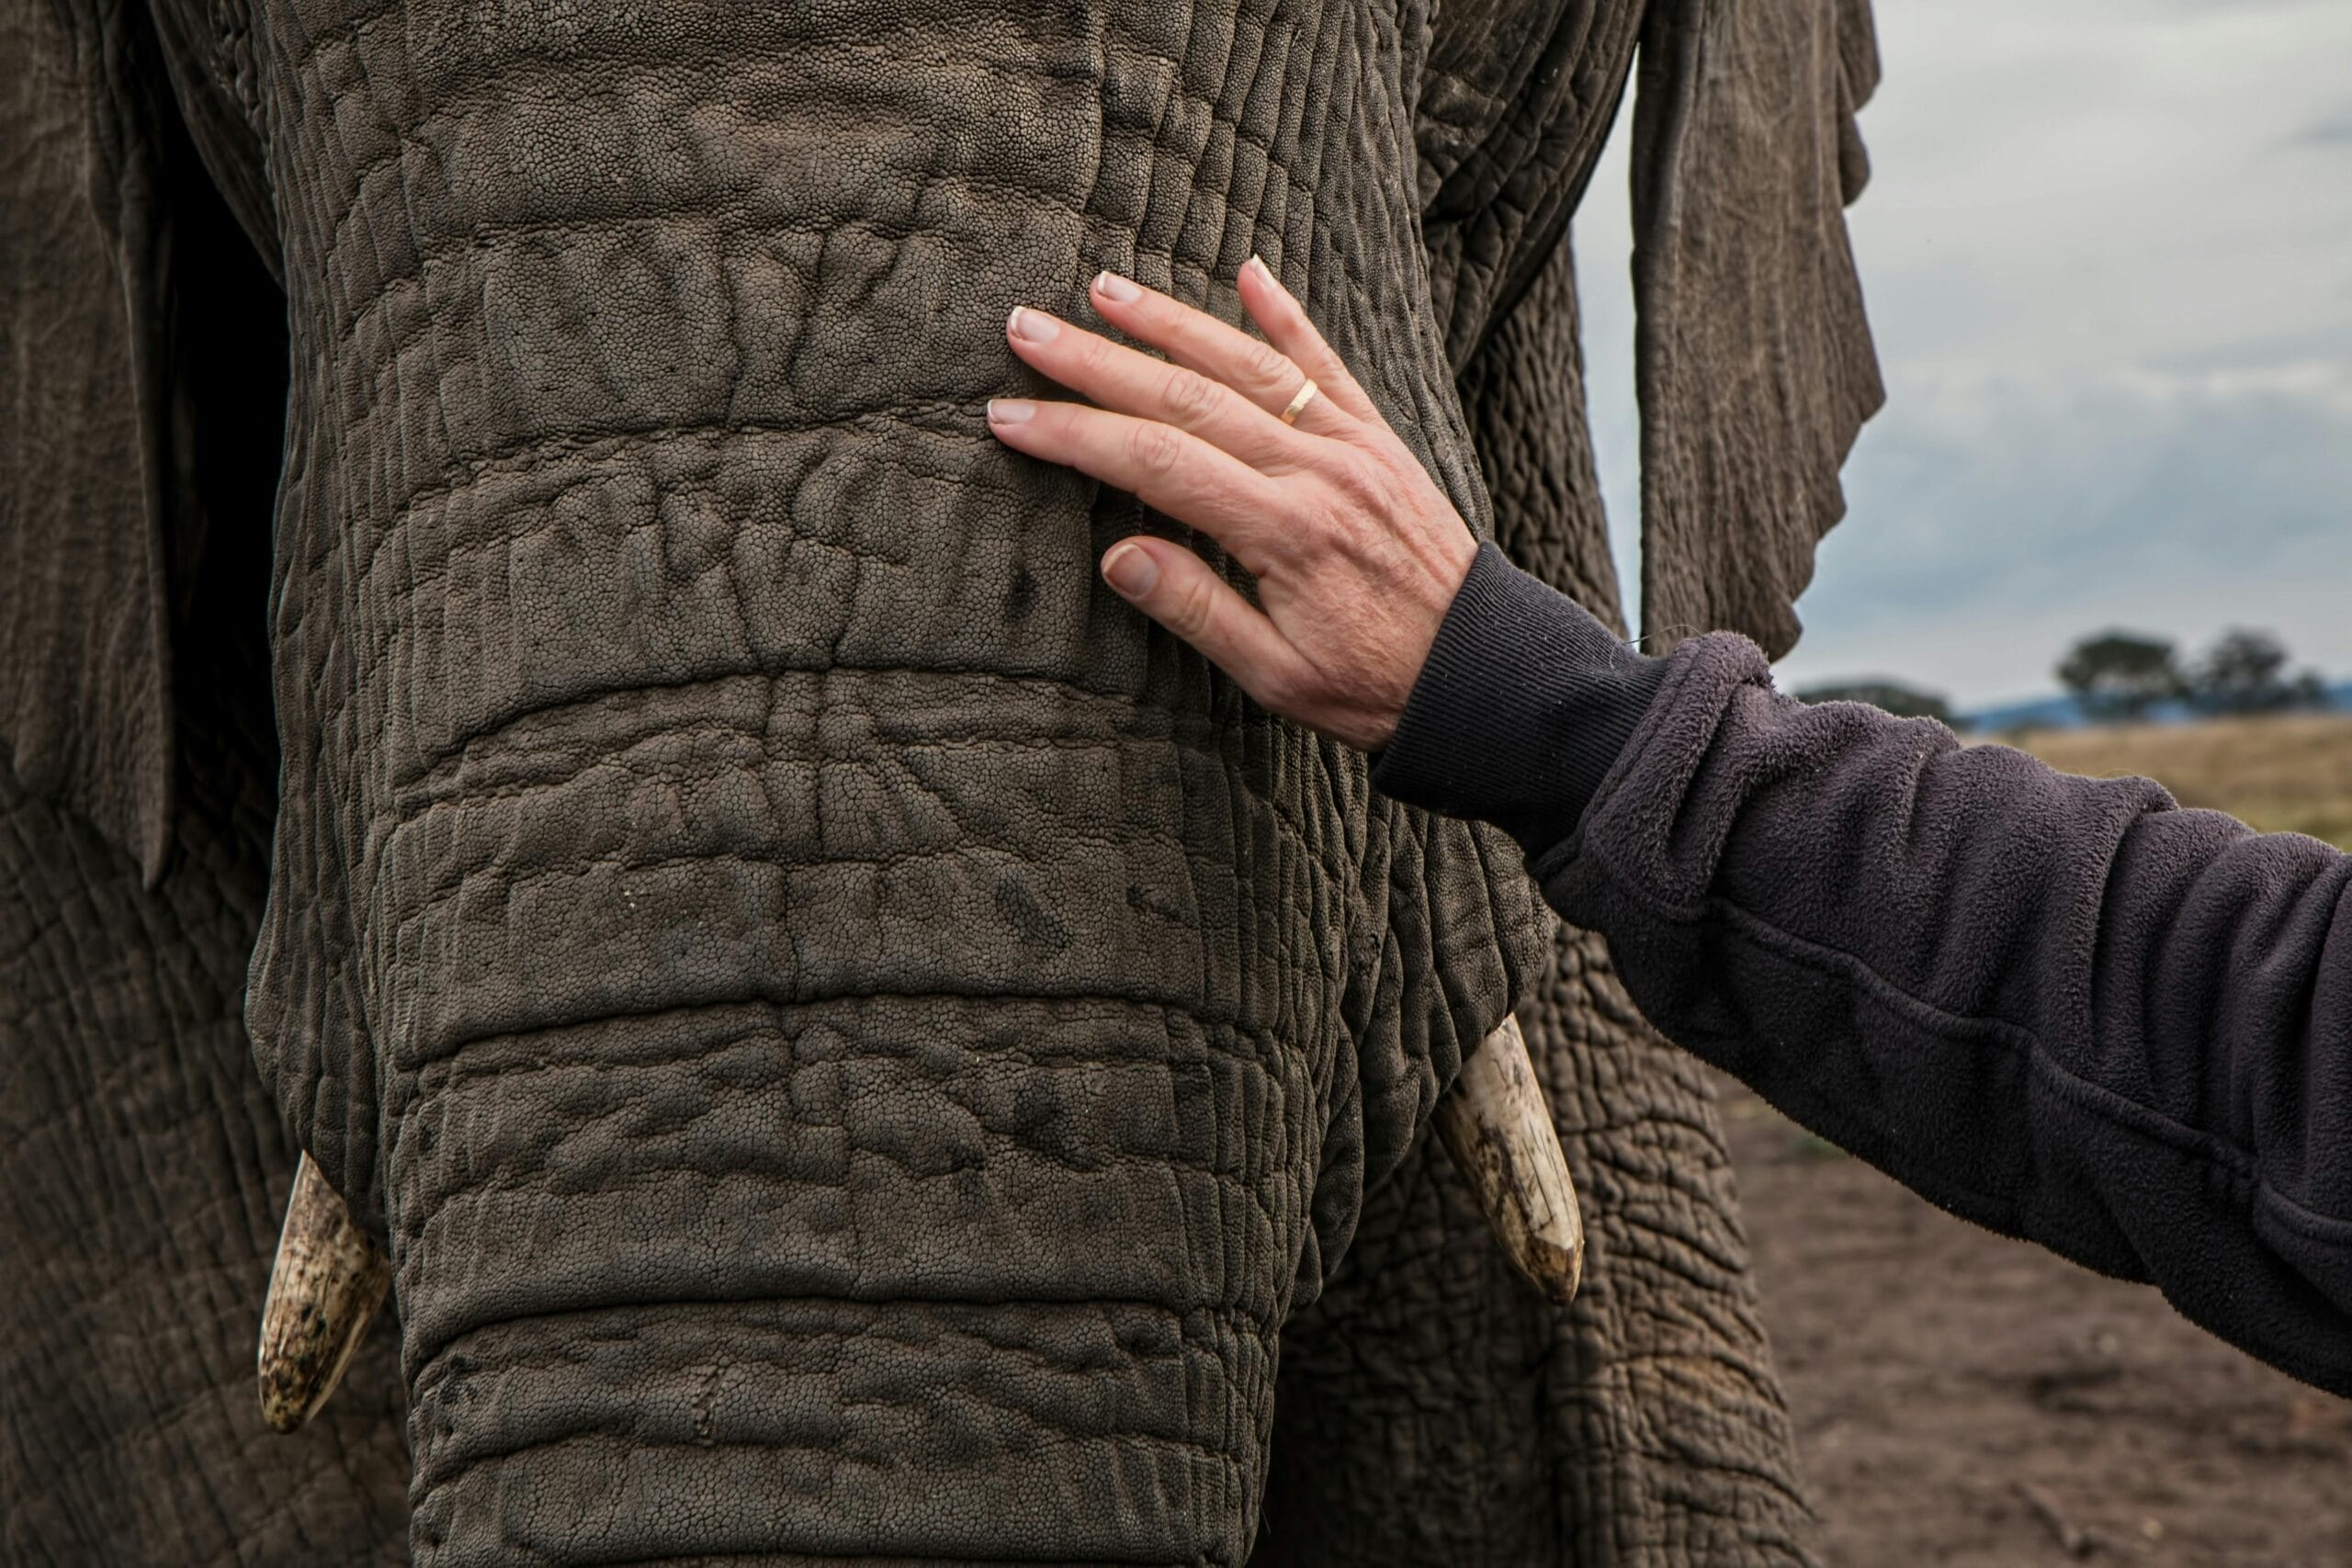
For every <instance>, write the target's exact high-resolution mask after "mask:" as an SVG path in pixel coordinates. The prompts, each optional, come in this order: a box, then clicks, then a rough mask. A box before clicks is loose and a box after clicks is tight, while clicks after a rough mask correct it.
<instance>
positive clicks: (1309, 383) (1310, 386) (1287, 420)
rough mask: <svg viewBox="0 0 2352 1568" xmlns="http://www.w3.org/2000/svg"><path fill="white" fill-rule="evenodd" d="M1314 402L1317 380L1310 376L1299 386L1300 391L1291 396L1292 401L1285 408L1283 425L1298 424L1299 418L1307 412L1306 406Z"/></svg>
mask: <svg viewBox="0 0 2352 1568" xmlns="http://www.w3.org/2000/svg"><path fill="white" fill-rule="evenodd" d="M1314 400H1315V378H1314V377H1312V376H1309V377H1308V378H1306V380H1304V381H1301V382H1300V383H1299V384H1298V390H1297V391H1295V392H1294V393H1292V394H1291V400H1290V401H1289V402H1288V403H1287V404H1285V405H1284V406H1283V423H1284V424H1296V423H1298V416H1299V415H1300V414H1302V413H1304V412H1306V405H1307V404H1309V403H1311V402H1313V401H1314Z"/></svg>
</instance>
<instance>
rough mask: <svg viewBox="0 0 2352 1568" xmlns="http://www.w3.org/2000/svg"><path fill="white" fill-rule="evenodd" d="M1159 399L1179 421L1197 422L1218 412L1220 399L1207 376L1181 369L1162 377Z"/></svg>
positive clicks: (1214, 385) (1213, 384) (1214, 386)
mask: <svg viewBox="0 0 2352 1568" xmlns="http://www.w3.org/2000/svg"><path fill="white" fill-rule="evenodd" d="M1159 400H1160V403H1161V405H1162V406H1163V407H1165V408H1166V409H1167V410H1168V412H1170V414H1171V415H1173V416H1174V417H1175V419H1176V420H1177V422H1178V423H1199V422H1201V421H1203V420H1205V419H1207V418H1208V417H1209V416H1210V415H1211V414H1213V413H1215V412H1216V407H1217V403H1218V397H1217V388H1216V384H1215V383H1214V382H1212V381H1210V380H1209V378H1207V377H1205V376H1196V375H1194V374H1193V372H1192V371H1190V370H1181V369H1180V370H1170V372H1168V374H1167V375H1166V376H1165V377H1163V378H1161V381H1160V387H1159Z"/></svg>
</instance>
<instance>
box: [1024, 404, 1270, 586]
mask: <svg viewBox="0 0 2352 1568" xmlns="http://www.w3.org/2000/svg"><path fill="white" fill-rule="evenodd" d="M989 429H990V430H991V431H993V432H994V433H995V434H996V437H997V439H998V440H1000V441H1002V442H1003V443H1004V444H1005V445H1006V446H1012V447H1014V448H1015V449H1017V450H1019V451H1023V452H1026V453H1028V454H1029V455H1030V456H1031V457H1043V458H1044V459H1046V461H1047V462H1050V463H1064V464H1067V465H1069V467H1071V468H1076V469H1077V470H1078V471H1079V472H1080V473H1082V474H1087V475H1090V476H1091V477H1092V478H1094V479H1101V480H1102V481H1103V483H1104V484H1107V485H1114V486H1116V487H1117V488H1118V489H1120V490H1124V491H1133V492H1134V493H1135V495H1136V498H1137V499H1138V500H1140V501H1141V502H1143V503H1144V504H1145V505H1146V506H1148V507H1150V508H1151V509H1152V510H1154V511H1155V512H1159V513H1165V514H1166V515H1168V516H1170V517H1172V518H1174V519H1175V520H1176V521H1177V522H1179V523H1185V524H1189V525H1192V526H1193V527H1195V528H1198V529H1199V530H1200V531H1201V532H1203V533H1204V534H1206V535H1207V536H1209V537H1211V538H1213V539H1215V540H1216V542H1217V543H1218V544H1220V545H1223V546H1224V547H1226V548H1227V550H1229V551H1231V552H1232V554H1233V557H1234V558H1235V559H1237V560H1238V561H1239V562H1241V564H1242V565H1243V566H1245V567H1248V568H1249V569H1250V570H1251V571H1253V572H1254V571H1258V570H1262V568H1263V567H1264V565H1265V563H1266V560H1267V557H1268V547H1269V545H1270V544H1271V542H1272V534H1273V530H1274V529H1275V528H1277V527H1278V526H1280V523H1279V519H1280V518H1281V517H1282V515H1283V511H1284V508H1285V502H1286V499H1287V498H1286V496H1285V493H1284V492H1283V490H1282V489H1281V487H1280V486H1279V485H1277V484H1276V482H1275V481H1274V480H1272V479H1268V478H1267V477H1266V476H1265V475H1264V474H1261V473H1260V472H1259V471H1258V470H1257V469H1255V468H1251V467H1250V465H1249V464H1247V463H1244V462H1242V461H1241V460H1240V459H1239V458H1238V457H1234V456H1233V455H1232V454H1231V453H1228V452H1222V451H1219V450H1218V449H1217V448H1216V447H1215V446H1210V445H1209V444H1208V443H1207V442H1205V441H1204V440H1202V439H1201V438H1200V437H1199V436H1197V435H1194V434H1192V433H1191V432H1189V431H1183V430H1178V429H1177V428H1176V427H1175V426H1173V425H1170V424H1162V423H1159V422H1158V421H1157V420H1148V419H1136V418H1135V417H1133V416H1132V415H1128V414H1123V413H1114V412H1111V411H1109V410H1107V409H1092V408H1088V407H1087V406H1086V405H1084V404H1083V403H1064V402H1041V401H1034V400H1030V399H1027V398H994V399H991V400H989Z"/></svg>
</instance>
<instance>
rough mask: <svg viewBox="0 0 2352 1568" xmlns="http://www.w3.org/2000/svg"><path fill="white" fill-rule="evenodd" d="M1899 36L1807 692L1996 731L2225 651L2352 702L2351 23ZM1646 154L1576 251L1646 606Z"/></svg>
mask: <svg viewBox="0 0 2352 1568" xmlns="http://www.w3.org/2000/svg"><path fill="white" fill-rule="evenodd" d="M1877 16H1878V25H1879V36H1880V44H1881V50H1882V53H1883V58H1884V62H1885V78H1884V83H1883V86H1882V87H1881V89H1880V92H1879V95H1878V96H1877V97H1876V98H1875V99H1874V100H1873V101H1872V103H1871V106H1870V107H1869V108H1868V109H1867V110H1865V111H1864V115H1863V121H1862V131H1863V136H1864V139H1865V141H1867V142H1868V143H1869V144H1870V148H1871V163H1872V165H1873V171H1874V172H1873V175H1872V179H1871V186H1870V188H1869V189H1868V190H1867V191H1866V192H1865V193H1864V194H1863V197H1862V198H1861V201H1860V204H1859V205H1858V207H1857V208H1856V209H1855V210H1854V212H1853V214H1852V216H1851V227H1852V231H1853V236H1854V246H1855V254H1856V257H1857V260H1858V261H1859V263H1860V268H1861V274H1862V281H1863V290H1864V294H1865V296H1866V299H1867V300H1868V303H1869V308H1870V312H1871V325H1872V329H1873V332H1874V333H1875V335H1876V338H1877V341H1878V347H1879V355H1880V360H1881V362H1882V365H1883V367H1884V370H1885V374H1886V378H1887V382H1888V389H1889V403H1888V407H1887V410H1886V412H1883V413H1882V414H1881V415H1880V416H1879V417H1878V419H1877V420H1876V421H1874V422H1873V423H1872V424H1871V427H1870V428H1869V429H1868V430H1866V431H1865V432H1864V434H1863V436H1862V439H1861V442H1860V445H1859V446H1857V448H1856V451H1855V453H1854V456H1853V457H1852V459H1851V460H1850V461H1849V464H1848V468H1847V473H1846V486H1847V493H1848V498H1849V513H1848V519H1847V521H1846V522H1845V523H1844V524H1842V525H1840V526H1839V527H1838V529H1837V530H1836V531H1835V532H1834V533H1832V534H1831V535H1830V536H1829V538H1828V540H1827V541H1826V543H1825V545H1824V546H1823V548H1822V551H1821V554H1820V557H1819V563H1818V570H1817V572H1816V575H1815V583H1814V586H1813V588H1812V589H1811V590H1810V591H1809V592H1807V593H1806V595H1805V597H1804V601H1803V602H1802V603H1801V604H1800V605H1799V612H1800V614H1801V615H1803V616H1804V621H1805V625H1806V628H1807V629H1806V632H1805V637H1804V641H1803V642H1802V643H1801V644H1800V645H1799V647H1798V649H1797V651H1796V652H1795V653H1794V654H1793V655H1792V657H1791V659H1790V660H1788V661H1787V662H1786V664H1785V665H1784V673H1785V674H1786V675H1787V676H1788V677H1789V678H1791V679H1796V680H1806V681H1811V680H1819V679H1825V678H1831V677H1837V676H1843V675H1852V674H1860V673H1863V672H1865V671H1870V672H1884V673H1890V674H1896V675H1906V676H1909V677H1911V678H1913V679H1915V680H1917V681H1919V682H1923V683H1926V684H1930V685H1937V686H1941V687H1943V688H1945V689H1947V690H1949V691H1951V692H1953V693H1954V694H1957V695H1958V696H1959V697H1960V698H1961V700H1962V701H1963V702H1966V703H1975V702H1980V701H1983V700H1985V699H1987V698H1993V697H2002V696H2008V695H2014V694H2019V693H2030V692H2034V691H2037V690H2044V689H2047V687H2048V686H2049V684H2050V682H2049V676H2048V671H2049V668H2050V666H2051V664H2052V662H2054V661H2055V659H2056V658H2057V656H2058V654H2059V652H2061V651H2063V649H2064V646H2065V644H2066V642H2067V641H2069V640H2071V638H2072V637H2075V636H2076V635H2078V634H2080V633H2081V632H2083V631H2086V630H2089V629H2092V628H2093V627H2094V626H2097V625H2102V624H2106V623H2109V622H2121V623H2124V624H2129V625H2139V626H2146V627H2147V628H2149V629H2151V630H2155V631H2160V632H2164V633H2166V634H2168V635H2173V636H2177V637H2182V638H2184V639H2200V638H2202V637H2205V636H2208V635H2210V633H2211V631H2212V630H2216V629H2219V627H2220V626H2222V625H2223V624H2226V623H2229V622H2233V621H2234V622H2246V623H2251V624H2255V625H2260V626H2272V627H2274V628H2276V629H2277V630H2278V632H2279V633H2280V634H2281V635H2282V636H2283V637H2286V639H2287V640H2288V642H2289V643H2290V646H2291V647H2293V648H2294V649H2296V651H2297V652H2298V653H2299V654H2300V655H2301V657H2303V658H2306V659H2310V660H2317V661H2319V662H2322V663H2324V664H2325V665H2327V666H2328V667H2330V668H2331V669H2333V670H2335V671H2347V672H2352V615H2347V614H2346V613H2345V611H2344V610H2343V608H2342V605H2343V604H2344V603H2345V602H2346V599H2347V597H2352V269H2347V267H2346V261H2345V258H2346V256H2347V255H2352V182H2347V181H2346V180H2344V179H2343V178H2342V170H2341V167H2340V166H2339V165H2338V164H2337V163H2336V160H2335V157H2334V155H2333V152H2334V149H2335V148H2337V147H2341V146H2345V145H2346V144H2352V106H2348V105H2346V102H2345V99H2344V96H2343V94H2344V68H2343V62H2345V61H2346V60H2352V6H2346V5H2343V4H2341V3H2340V0H2267V3H2260V4H2256V3H2252V0H2244V3H2241V0H2227V3H2223V0H1980V3H1979V4H1977V5H1973V6H1951V5H1949V4H1948V3H1946V0H1878V4H1877ZM1623 130H1624V127H1623V124H1622V123H1621V125H1620V127H1619V131H1618V134H1617V135H1616V136H1615V137H1614V138H1612V142H1611V148H1610V150H1609V154H1608V157H1607V159H1606V160H1605V161H1604V164H1603V166H1602V168H1601V169H1600V171H1599V172H1598V173H1597V174H1596V176H1595V178H1594V181H1593V185H1592V187H1591V192H1590V194H1589V196H1588V197H1587V198H1586V205H1585V209H1584V210H1582V211H1580V212H1579V213H1578V215H1577V228H1576V240H1577V249H1578V253H1579V256H1578V259H1579V261H1580V263H1581V264H1582V267H1581V283H1582V287H1583V290H1584V298H1585V302H1586V318H1585V319H1586V351H1587V358H1588V365H1589V383H1590V394H1591V400H1592V408H1593V427H1594V446H1595V450H1596V453H1597V455H1598V457H1599V458H1600V464H1601V470H1602V480H1603V491H1604V494H1605V495H1606V497H1607V500H1608V502H1609V505H1610V507H1611V534H1612V538H1613V539H1615V540H1616V541H1617V543H1618V547H1619V552H1620V568H1621V573H1622V575H1623V577H1624V578H1625V579H1626V581H1627V582H1628V584H1629V585H1630V583H1631V581H1633V580H1634V577H1635V575H1636V573H1637V567H1636V565H1635V552H1634V540H1633V537H1632V536H1633V535H1634V532H1635V525H1634V512H1635V504H1634V499H1635V495H1636V493H1637V491H1638V474H1637V471H1636V464H1635V447H1636V445H1637V443H1636V438H1635V416H1634V403H1633V393H1632V336H1633V333H1632V309H1631V303H1630V300H1629V299H1627V298H1626V288H1625V285H1624V282H1623V278H1624V274H1625V268H1624V265H1623V258H1624V255H1625V252H1626V248H1627V246H1628V243H1629V235H1628V231H1627V228H1626V222H1625V215H1624V210H1623V208H1624V197H1623V190H1624V185H1625V178H1626V175H1625V168H1624V164H1623V157H1624V147H1623V142H1624V141H1625V137H1624V135H1623ZM2290 144H2292V145H2294V146H2297V147H2302V148H2308V149H2317V148H2321V147H2325V148H2326V149H2328V152H2324V153H2319V152H2312V153H2310V154H2308V155H2282V152H2281V149H2282V148H2285V147H2287V146H2289V145H2290ZM1629 602H1630V599H1629Z"/></svg>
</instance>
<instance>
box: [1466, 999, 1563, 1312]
mask: <svg viewBox="0 0 2352 1568" xmlns="http://www.w3.org/2000/svg"><path fill="white" fill-rule="evenodd" d="M1437 1130H1438V1135H1439V1136H1440V1137H1441V1138H1442V1139H1443V1140H1444V1142H1445V1146H1446V1149H1447V1152H1449V1153H1450V1154H1452V1155H1453V1163H1454V1164H1455V1166H1456V1167H1458V1168H1460V1170H1461V1172H1462V1175H1463V1178H1464V1180H1466V1181H1468V1182H1469V1184H1470V1188H1471V1190H1472V1191H1474V1192H1475V1193H1476V1195H1477V1198H1478V1207H1479V1208H1480V1209H1481V1210H1483V1211H1484V1212H1485V1213H1486V1216H1487V1225H1488V1226H1489V1227H1490V1228H1491V1229H1492V1230H1493V1231H1494V1233H1495V1239H1496V1240H1497V1241H1498V1242H1499V1243H1501V1244H1502V1248H1503V1251H1504V1252H1505V1253H1506V1254H1507V1255H1508V1256H1509V1257H1510V1260H1511V1262H1512V1263H1513V1264H1514V1265H1515V1266H1517V1268H1518V1269H1519V1271H1520V1272H1521V1274H1522V1275H1524V1276H1526V1278H1527V1280H1528V1282H1529V1283H1531V1284H1532V1285H1533V1286H1534V1287H1535V1288H1536V1289H1537V1290H1538V1291H1540V1292H1543V1294H1544V1297H1545V1298H1546V1299H1547V1300H1549V1301H1551V1302H1552V1303H1555V1305H1559V1306H1566V1304H1567V1303H1569V1302H1571V1301H1574V1300H1575V1299H1576V1293H1577V1285H1578V1284H1579V1283H1581V1282H1582V1280H1583V1278H1584V1214H1583V1211H1582V1210H1581V1209H1580V1208H1579V1207H1578V1205H1577V1190H1576V1183H1575V1181H1574V1179H1572V1178H1571V1177H1570V1176H1569V1174H1568V1159H1567V1156H1566V1153H1565V1152H1564V1151H1563V1150H1562V1149H1561V1147H1560V1134H1559V1131H1558V1129H1557V1128H1555V1126H1554V1125H1553V1124H1552V1112H1551V1108H1550V1107H1548V1106H1547V1105H1545V1104H1544V1090H1543V1087H1542V1086H1541V1085H1540V1084H1539V1083H1538V1082H1537V1081H1536V1078H1535V1065H1534V1064H1533V1063H1532V1061H1530V1060H1529V1059H1528V1055H1527V1038H1526V1036H1525V1035H1523V1034H1522V1033H1521V1032H1520V1028H1519V1021H1518V1020H1517V1019H1515V1018H1506V1019H1505V1020H1503V1021H1502V1023H1501V1025H1500V1026H1499V1027H1498V1028H1497V1029H1496V1030H1495V1032H1493V1033H1491V1034H1489V1035H1487V1038H1486V1040H1485V1042H1484V1043H1482V1044H1481V1045H1480V1046H1479V1047H1478V1049H1477V1050H1476V1051H1475V1052H1473V1053H1472V1054H1471V1055H1470V1058H1469V1060H1467V1061H1465V1062H1464V1063H1463V1065H1462V1076H1461V1077H1460V1078H1459V1079H1457V1080H1456V1081H1455V1083H1454V1086H1453V1091H1452V1092H1451V1093H1449V1094H1447V1095H1446V1097H1445V1098H1444V1099H1443V1100H1441V1101H1439V1102H1438V1109H1437Z"/></svg>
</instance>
